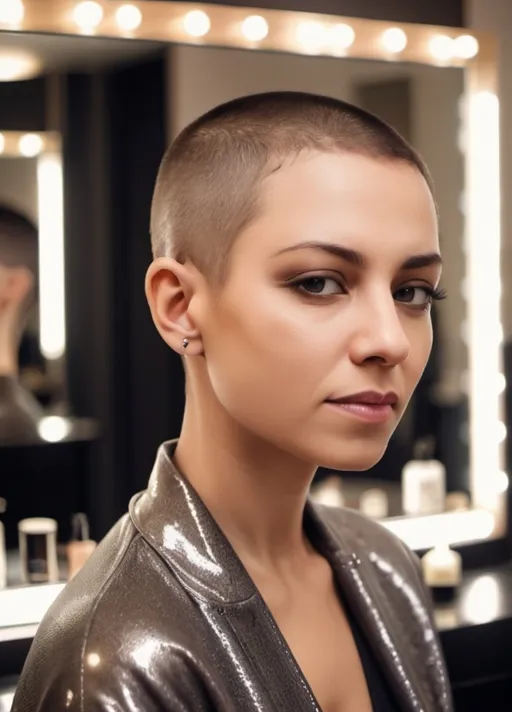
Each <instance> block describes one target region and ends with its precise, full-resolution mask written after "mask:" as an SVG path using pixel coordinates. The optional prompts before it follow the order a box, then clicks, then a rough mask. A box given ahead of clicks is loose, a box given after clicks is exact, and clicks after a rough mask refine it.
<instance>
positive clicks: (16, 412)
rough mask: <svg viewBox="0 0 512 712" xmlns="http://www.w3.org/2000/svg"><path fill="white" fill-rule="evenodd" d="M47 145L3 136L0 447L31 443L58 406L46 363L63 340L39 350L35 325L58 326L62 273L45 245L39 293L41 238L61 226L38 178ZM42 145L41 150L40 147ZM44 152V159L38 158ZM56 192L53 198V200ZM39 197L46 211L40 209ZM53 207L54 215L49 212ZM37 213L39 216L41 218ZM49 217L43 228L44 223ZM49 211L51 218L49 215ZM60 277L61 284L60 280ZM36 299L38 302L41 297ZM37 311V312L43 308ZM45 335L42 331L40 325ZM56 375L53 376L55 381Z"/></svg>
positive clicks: (53, 187) (48, 190) (58, 382)
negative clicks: (47, 269) (55, 293)
mask: <svg viewBox="0 0 512 712" xmlns="http://www.w3.org/2000/svg"><path fill="white" fill-rule="evenodd" d="M51 143H52V141H51V139H50V137H47V138H46V139H45V138H43V137H42V136H41V135H40V134H35V133H21V132H20V133H19V134H16V133H14V132H3V133H2V134H1V144H2V153H1V155H0V442H2V443H14V442H30V441H35V440H37V439H38V437H39V424H40V422H41V419H42V418H43V416H44V413H45V411H46V410H50V409H51V408H52V407H55V406H56V405H57V404H58V402H59V400H60V401H61V400H62V397H63V394H62V369H60V371H61V373H60V374H59V369H57V368H55V366H54V367H53V368H52V366H51V364H50V359H51V358H53V357H56V356H57V357H60V358H62V357H63V355H64V335H63V334H60V335H58V338H59V341H60V344H59V349H58V353H50V352H49V351H48V349H45V348H44V345H45V344H44V340H43V339H42V336H43V334H42V330H41V325H42V324H43V325H47V324H48V322H49V323H50V325H51V328H50V331H52V332H53V333H55V332H56V331H57V330H58V326H59V311H60V310H61V309H62V307H63V305H62V304H61V303H59V302H57V303H55V300H52V299H51V296H52V295H51V290H52V286H53V289H54V288H55V286H56V285H57V284H58V283H59V282H60V283H62V277H63V275H59V274H58V273H56V265H58V263H59V245H58V242H57V240H55V239H53V240H52V245H51V247H52V248H53V249H52V255H51V258H50V260H48V256H47V255H46V257H47V259H46V264H47V265H48V264H50V265H51V271H52V276H51V282H52V283H53V285H51V283H50V294H48V293H46V294H45V293H44V292H42V288H41V287H45V286H46V285H47V283H48V279H47V275H43V269H42V267H43V266H44V264H45V259H44V258H45V251H44V249H43V245H42V244H41V240H40V233H43V236H44V230H45V228H48V229H49V230H50V232H51V234H52V236H55V237H57V238H58V234H59V232H60V231H61V230H62V220H61V216H60V215H59V211H58V205H59V204H60V202H61V198H60V196H59V195H58V192H59V187H60V186H59V183H57V184H55V183H54V182H52V180H51V176H49V175H47V176H46V179H47V181H46V184H45V185H43V186H41V185H40V178H41V173H43V172H44V171H45V169H47V167H48V161H49V160H51V153H49V150H50V149H51ZM45 144H46V145H45ZM43 151H44V155H43ZM55 193H57V194H55ZM42 198H44V199H45V205H44V206H43V207H41V202H42ZM56 205H57V209H55V208H56ZM40 213H41V214H40ZM49 213H50V224H47V217H48V214H49ZM52 213H54V214H52ZM59 276H60V277H61V279H60V280H59ZM41 296H42V297H43V299H42V300H41V298H40V297H41ZM43 306H44V309H43V308H42V307H43ZM46 329H47V330H48V327H47V326H46ZM56 376H57V377H56Z"/></svg>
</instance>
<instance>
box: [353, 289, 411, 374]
mask: <svg viewBox="0 0 512 712" xmlns="http://www.w3.org/2000/svg"><path fill="white" fill-rule="evenodd" d="M358 322H359V323H358V328H357V330H356V333H355V335H354V338H353V339H352V344H351V358H352V361H353V362H354V363H357V364H358V365H361V364H362V363H364V362H365V361H378V362H380V363H382V364H383V365H386V366H397V365H399V364H400V363H402V362H403V361H405V359H406V358H407V357H408V356H409V354H410V352H411V344H410V341H409V338H408V335H407V333H406V331H405V329H404V326H403V324H402V321H401V319H400V314H399V312H398V309H397V305H396V302H395V300H394V299H393V297H392V295H391V294H390V295H386V296H383V295H382V294H380V295H375V296H374V298H373V299H372V300H371V302H369V303H368V304H366V305H365V308H364V311H363V312H362V313H360V314H359V318H358Z"/></svg>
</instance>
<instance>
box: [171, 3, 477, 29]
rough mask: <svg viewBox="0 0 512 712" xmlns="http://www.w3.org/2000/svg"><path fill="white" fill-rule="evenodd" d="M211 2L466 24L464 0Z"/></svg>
mask: <svg viewBox="0 0 512 712" xmlns="http://www.w3.org/2000/svg"><path fill="white" fill-rule="evenodd" d="M165 1H166V0H161V2H165ZM188 1H189V2H192V1H193V0H188ZM210 3H212V4H214V5H240V6H242V7H261V8H267V9H276V10H277V9H279V10H301V11H303V12H319V13H327V14H331V15H348V16H350V17H365V18H371V19H374V20H391V21H394V22H421V23H425V24H430V25H452V26H454V27H461V26H462V25H463V4H464V2H463V0H231V1H229V0H210Z"/></svg>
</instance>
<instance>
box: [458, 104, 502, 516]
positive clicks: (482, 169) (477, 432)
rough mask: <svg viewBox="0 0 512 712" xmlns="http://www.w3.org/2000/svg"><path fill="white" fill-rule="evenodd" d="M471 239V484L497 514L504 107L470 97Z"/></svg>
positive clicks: (478, 503)
mask: <svg viewBox="0 0 512 712" xmlns="http://www.w3.org/2000/svg"><path fill="white" fill-rule="evenodd" d="M467 140H468V143H467V156H466V162H467V174H466V179H467V187H466V190H467V196H468V199H467V201H466V217H467V225H466V230H467V233H466V239H467V248H468V249H467V253H466V254H467V270H468V275H467V276H468V293H469V299H468V349H469V370H470V381H471V387H470V393H471V398H470V448H471V458H470V463H471V464H470V481H471V491H472V497H473V504H474V506H475V507H484V508H494V507H496V498H497V496H498V492H497V488H496V486H495V485H496V483H497V481H498V477H499V473H500V472H501V471H502V470H503V460H504V457H503V454H504V447H503V441H504V439H505V436H506V428H505V424H504V423H503V417H502V396H501V388H500V376H501V373H502V358H501V350H502V339H503V328H502V324H501V309H500V307H501V275H500V248H501V236H500V170H499V168H500V166H499V101H498V97H497V95H496V94H495V93H494V92H492V91H487V90H477V91H470V92H469V97H468V107H467Z"/></svg>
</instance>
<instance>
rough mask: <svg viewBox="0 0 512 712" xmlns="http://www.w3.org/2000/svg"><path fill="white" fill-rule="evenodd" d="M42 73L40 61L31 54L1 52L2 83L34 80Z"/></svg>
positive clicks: (0, 77) (0, 76)
mask: <svg viewBox="0 0 512 712" xmlns="http://www.w3.org/2000/svg"><path fill="white" fill-rule="evenodd" d="M0 1H1V0H0ZM40 71H41V63H40V61H39V60H38V59H37V58H36V57H34V56H32V55H31V54H26V53H25V52H16V51H14V52H11V51H7V50H6V51H5V52H0V82H16V81H22V80H23V79H33V78H34V77H36V76H37V75H38V74H39V72H40Z"/></svg>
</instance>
